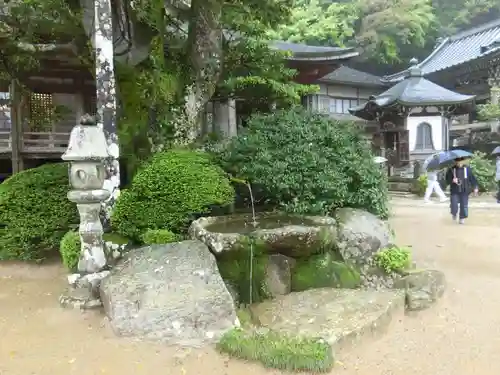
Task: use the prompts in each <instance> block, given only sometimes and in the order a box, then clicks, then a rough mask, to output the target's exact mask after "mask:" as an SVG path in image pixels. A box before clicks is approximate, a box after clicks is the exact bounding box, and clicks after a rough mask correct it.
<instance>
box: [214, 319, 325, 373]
mask: <svg viewBox="0 0 500 375" xmlns="http://www.w3.org/2000/svg"><path fill="white" fill-rule="evenodd" d="M217 349H218V350H219V351H220V352H222V353H226V354H228V355H229V356H231V357H234V358H238V359H244V360H249V361H258V362H260V363H262V364H263V365H264V366H265V367H268V368H275V369H279V370H286V371H311V372H329V371H330V370H331V369H332V368H333V364H334V360H333V354H332V348H331V346H330V345H329V344H328V343H326V342H324V341H323V340H321V339H310V338H298V337H292V336H288V335H284V334H280V333H277V332H273V331H269V332H266V333H259V332H247V331H245V330H243V329H240V328H236V329H233V330H231V331H229V332H227V333H226V334H225V335H224V336H222V338H221V340H220V341H219V343H218V344H217Z"/></svg>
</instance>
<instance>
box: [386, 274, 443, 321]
mask: <svg viewBox="0 0 500 375" xmlns="http://www.w3.org/2000/svg"><path fill="white" fill-rule="evenodd" d="M395 287H396V288H401V289H404V290H405V294H406V309H407V310H409V311H418V310H424V309H427V308H429V307H431V306H432V305H433V304H434V303H435V302H436V301H437V300H438V299H439V298H441V297H442V296H443V294H444V291H445V289H446V278H445V276H444V274H443V273H442V272H441V271H437V270H415V271H411V272H408V274H407V275H406V276H404V277H403V278H401V279H400V280H398V281H396V283H395Z"/></svg>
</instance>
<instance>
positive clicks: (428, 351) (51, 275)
mask: <svg viewBox="0 0 500 375" xmlns="http://www.w3.org/2000/svg"><path fill="white" fill-rule="evenodd" d="M395 214H396V215H395V217H394V219H393V220H392V225H393V227H394V229H395V232H396V234H397V241H398V243H399V244H400V245H413V248H414V250H415V258H416V260H417V261H418V262H420V264H425V265H429V266H431V267H436V268H438V269H441V270H443V271H444V272H445V273H446V276H447V279H448V283H449V285H448V289H447V292H446V294H445V296H444V297H443V300H442V301H441V302H440V303H439V304H438V305H437V306H435V307H434V308H433V309H431V310H427V311H424V312H421V313H419V314H418V315H416V316H408V317H405V318H404V319H402V321H400V322H395V323H394V324H393V325H392V326H391V327H390V329H389V331H388V332H387V333H386V334H385V335H383V336H382V337H381V338H379V339H378V340H374V341H370V342H367V341H365V342H363V343H361V344H359V345H357V346H356V347H354V348H352V349H351V350H350V351H349V352H345V353H339V355H338V360H339V361H340V363H339V364H338V366H337V368H336V369H335V370H334V371H333V373H335V374H344V375H355V374H359V375H393V374H394V375H413V374H418V375H441V374H443V375H450V374H453V375H474V374H478V375H497V374H500V359H499V358H498V356H499V355H498V353H500V292H498V290H500V249H499V248H498V247H499V246H498V245H497V244H499V243H500V231H499V230H498V223H499V222H500V210H491V209H490V210H482V209H481V210H480V209H474V210H472V209H471V215H472V217H471V219H469V222H468V223H467V225H464V226H459V225H458V224H456V223H452V222H450V218H449V216H448V215H447V212H446V209H445V208H444V207H441V206H436V207H434V208H429V209H422V208H421V207H404V205H398V206H397V207H396V208H395ZM63 287H64V272H63V270H61V268H60V267H59V266H58V265H55V266H44V267H21V266H19V265H11V264H1V265H0V306H1V314H0V333H1V335H2V337H1V340H0V374H1V375H98V374H99V375H101V374H110V375H152V374H157V373H159V374H163V373H165V374H169V375H174V374H175V375H177V374H180V375H190V374H192V375H197V374H200V373H203V374H204V375H226V374H228V375H229V374H230V375H246V374H249V373H252V374H254V375H263V374H277V373H278V372H275V371H267V370H264V369H263V368H261V367H260V366H258V365H253V364H247V363H244V362H239V361H233V360H231V361H228V360H227V359H226V358H224V357H221V356H219V355H218V354H216V353H215V352H214V351H213V350H205V351H198V350H196V351H183V350H178V349H175V348H168V347H162V346H160V345H154V344H146V343H138V342H132V341H128V340H125V339H118V338H116V337H114V336H113V334H112V333H111V332H110V331H109V330H108V328H107V327H106V325H105V324H104V323H103V319H102V316H100V315H98V314H80V313H75V312H73V311H64V310H62V309H61V308H59V307H58V305H57V296H58V294H59V293H60V291H61V290H62V288H63Z"/></svg>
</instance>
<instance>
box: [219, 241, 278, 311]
mask: <svg viewBox="0 0 500 375" xmlns="http://www.w3.org/2000/svg"><path fill="white" fill-rule="evenodd" d="M251 246H252V247H251ZM237 247H238V248H237V249H235V250H233V251H231V252H229V253H227V254H222V255H220V256H219V257H218V259H217V265H218V267H219V271H220V274H221V276H222V278H223V279H224V281H225V282H227V283H228V284H230V285H232V286H233V287H235V288H236V290H237V292H238V296H239V301H238V302H239V303H242V304H249V303H255V302H261V301H263V300H265V299H268V298H269V291H268V288H267V285H266V280H265V279H266V269H267V264H268V255H267V254H266V253H265V250H266V249H265V245H264V244H262V243H259V242H257V241H256V240H255V239H253V238H250V237H249V238H246V239H245V240H243V241H241V242H240V243H239V244H238V246H237ZM251 251H253V253H251ZM252 254H253V255H252ZM250 259H252V261H250ZM250 271H252V272H251V273H250ZM250 290H251V293H252V294H250Z"/></svg>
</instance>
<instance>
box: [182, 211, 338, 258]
mask: <svg viewBox="0 0 500 375" xmlns="http://www.w3.org/2000/svg"><path fill="white" fill-rule="evenodd" d="M252 222H253V218H252V215H249V214H239V215H230V216H212V217H204V218H200V219H198V220H195V221H194V222H193V223H192V224H191V227H190V228H189V234H190V236H191V238H193V239H197V240H199V241H201V242H203V243H205V244H206V245H207V246H208V247H209V248H210V250H211V251H212V252H213V253H214V254H221V253H224V252H229V251H234V250H237V249H238V246H239V244H240V243H241V242H243V241H245V240H246V239H247V238H248V237H252V238H253V239H255V240H256V241H258V242H259V243H263V244H265V248H266V249H267V250H268V251H269V252H270V253H280V254H283V255H287V256H291V257H303V256H309V255H311V254H315V253H317V252H319V251H321V250H322V249H324V248H328V247H330V246H333V245H335V243H336V239H337V227H336V225H335V224H336V222H335V219H334V218H332V217H325V216H295V215H287V214H283V213H275V212H273V213H259V214H257V215H256V225H255V226H254V225H253V224H252Z"/></svg>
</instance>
